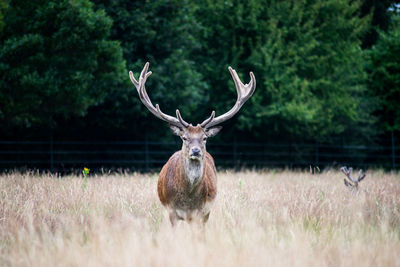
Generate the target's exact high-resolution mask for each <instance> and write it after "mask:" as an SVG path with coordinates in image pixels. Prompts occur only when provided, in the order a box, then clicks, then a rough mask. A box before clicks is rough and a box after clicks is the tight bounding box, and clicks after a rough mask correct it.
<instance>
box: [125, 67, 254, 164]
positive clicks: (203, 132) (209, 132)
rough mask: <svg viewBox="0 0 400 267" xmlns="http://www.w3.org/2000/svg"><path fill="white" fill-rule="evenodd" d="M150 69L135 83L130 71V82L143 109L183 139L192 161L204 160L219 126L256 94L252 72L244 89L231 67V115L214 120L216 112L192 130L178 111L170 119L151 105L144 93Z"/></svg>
mask: <svg viewBox="0 0 400 267" xmlns="http://www.w3.org/2000/svg"><path fill="white" fill-rule="evenodd" d="M148 69H149V63H148V62H147V63H146V64H145V66H144V68H143V70H142V72H141V73H140V76H139V81H137V80H136V79H135V77H134V76H133V73H132V72H131V71H130V72H129V76H130V78H131V81H132V83H133V84H134V85H135V87H136V89H137V91H138V94H139V98H140V100H141V101H142V103H143V105H145V106H146V108H147V109H148V110H149V111H150V112H151V113H153V115H154V116H156V117H157V118H159V119H161V120H163V121H166V122H168V124H169V127H170V128H171V130H172V132H173V133H174V134H175V135H177V136H179V137H180V138H181V139H182V143H183V144H182V151H183V152H184V155H185V156H186V157H187V158H189V159H191V160H201V159H203V156H204V154H205V151H206V141H207V138H209V137H213V136H215V135H216V134H217V133H218V132H219V131H220V130H221V128H222V127H220V126H217V125H218V124H220V123H222V122H224V121H226V120H228V119H230V118H232V117H233V116H234V115H235V114H236V113H237V112H238V111H239V110H240V108H241V107H242V106H243V104H244V103H245V102H246V101H247V99H249V98H250V97H251V96H252V95H253V93H254V90H255V89H256V79H255V77H254V74H253V73H252V72H250V82H249V83H248V84H245V85H244V84H243V83H242V82H241V81H240V79H239V76H238V75H237V73H236V71H235V70H234V69H232V68H231V67H229V68H228V69H229V71H230V73H231V75H232V78H233V81H234V83H235V86H236V92H237V99H236V103H235V105H234V106H233V107H232V108H231V109H230V110H229V111H228V112H226V113H225V114H222V115H220V116H218V117H215V111H212V112H211V116H210V117H209V118H207V119H206V120H204V121H203V122H202V123H200V124H197V125H196V126H193V125H192V124H190V123H187V122H186V121H185V120H184V119H183V118H182V116H181V114H180V112H179V110H178V109H177V110H176V116H170V115H167V114H165V113H163V112H162V111H161V110H160V107H159V105H158V104H156V106H154V105H153V104H152V102H151V100H150V98H149V96H148V94H147V92H146V89H145V83H146V80H147V78H148V77H149V76H150V75H151V71H149V72H148Z"/></svg>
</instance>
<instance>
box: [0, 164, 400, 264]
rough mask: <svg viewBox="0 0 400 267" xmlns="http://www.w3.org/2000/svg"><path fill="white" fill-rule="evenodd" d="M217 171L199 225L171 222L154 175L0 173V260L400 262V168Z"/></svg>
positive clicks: (89, 261)
mask: <svg viewBox="0 0 400 267" xmlns="http://www.w3.org/2000/svg"><path fill="white" fill-rule="evenodd" d="M343 178H344V177H343V174H341V173H339V172H324V173H322V174H319V175H310V174H308V173H302V172H288V171H285V172H274V171H266V172H240V173H230V172H227V173H225V172H222V173H219V177H218V179H219V193H218V196H217V201H216V203H215V206H214V208H213V210H212V212H211V216H210V220H209V222H208V223H207V225H206V228H205V230H204V232H203V231H202V228H201V227H199V226H198V225H196V224H194V225H188V224H186V223H180V224H179V225H178V226H177V227H176V228H174V229H172V228H171V227H170V225H169V220H168V219H167V217H166V214H165V213H164V209H163V207H162V206H161V205H160V203H159V201H158V197H157V195H156V182H157V175H132V174H129V175H128V174H121V175H110V176H107V175H104V176H99V177H97V176H96V177H90V178H89V179H88V181H87V186H86V188H84V187H83V186H82V185H83V180H82V178H80V177H76V176H71V177H63V178H61V179H60V178H57V177H51V176H49V175H35V174H32V173H27V174H17V173H14V174H10V175H3V176H1V177H0V265H2V266H396V265H397V266H400V209H399V207H400V175H399V174H388V173H383V172H371V173H368V174H367V178H366V179H365V181H363V182H362V183H361V184H360V187H361V188H362V189H363V191H361V192H360V193H358V194H354V193H351V192H350V191H349V190H348V189H347V188H345V186H344V185H343Z"/></svg>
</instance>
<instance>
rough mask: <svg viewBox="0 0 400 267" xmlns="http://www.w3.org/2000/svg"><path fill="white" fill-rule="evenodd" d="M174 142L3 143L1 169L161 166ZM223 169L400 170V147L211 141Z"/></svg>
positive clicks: (0, 146) (175, 146)
mask: <svg viewBox="0 0 400 267" xmlns="http://www.w3.org/2000/svg"><path fill="white" fill-rule="evenodd" d="M180 146H181V144H180V143H173V142H151V141H130V142H65V141H54V142H53V141H49V142H44V141H39V142H37V141H35V142H33V141H32V142H23V141H0V169H2V170H7V169H21V168H29V169H32V168H33V169H44V170H52V171H57V172H63V171H70V170H73V169H81V168H83V167H89V168H91V169H93V170H96V169H100V168H105V169H116V168H123V169H131V170H138V171H148V170H159V169H160V168H161V166H162V165H163V164H164V163H165V162H166V161H167V160H168V158H169V157H170V156H171V155H172V153H173V152H174V151H176V150H179V149H180ZM207 149H208V151H209V152H210V153H211V155H213V157H214V159H215V162H216V165H217V166H218V167H220V168H242V167H249V168H251V167H256V168H268V167H288V168H304V167H309V166H318V167H319V168H323V167H326V166H341V165H349V166H353V167H364V168H366V167H371V166H374V167H383V168H386V169H397V168H398V167H399V166H400V165H399V161H400V147H396V146H395V145H394V140H392V143H391V145H389V146H362V145H361V146H352V145H330V144H319V143H315V144H266V143H237V142H232V143H213V142H212V141H211V142H210V144H208V148H207Z"/></svg>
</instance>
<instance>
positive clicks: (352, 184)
mask: <svg viewBox="0 0 400 267" xmlns="http://www.w3.org/2000/svg"><path fill="white" fill-rule="evenodd" d="M340 170H341V171H342V172H343V173H344V174H345V175H346V177H347V179H348V180H346V178H345V179H344V185H345V186H347V187H348V188H350V189H351V190H358V183H359V182H361V181H362V180H363V179H364V178H365V175H366V174H365V173H363V171H362V170H359V171H358V177H357V178H354V177H353V176H352V173H353V168H351V167H350V168H348V169H347V167H346V166H343V167H342V168H340Z"/></svg>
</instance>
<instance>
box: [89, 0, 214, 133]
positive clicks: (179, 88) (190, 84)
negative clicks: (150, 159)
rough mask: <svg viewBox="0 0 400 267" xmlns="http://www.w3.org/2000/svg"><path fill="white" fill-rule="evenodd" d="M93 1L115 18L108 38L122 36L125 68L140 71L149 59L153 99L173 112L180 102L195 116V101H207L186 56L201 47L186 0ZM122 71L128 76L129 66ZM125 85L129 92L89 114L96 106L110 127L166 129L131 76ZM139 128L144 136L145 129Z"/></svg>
mask: <svg viewBox="0 0 400 267" xmlns="http://www.w3.org/2000/svg"><path fill="white" fill-rule="evenodd" d="M93 2H94V3H95V4H96V6H97V7H98V8H104V9H105V10H106V12H107V14H108V15H109V16H111V18H112V19H113V20H114V23H113V27H112V38H114V39H118V40H119V41H120V42H121V45H122V48H123V51H124V58H125V59H126V61H127V63H128V69H129V70H132V71H133V73H134V74H135V76H136V77H138V76H139V74H140V72H141V70H142V69H143V67H144V64H145V62H146V61H149V62H150V70H151V71H152V72H153V75H151V76H150V78H149V79H148V81H147V83H146V88H147V92H148V93H149V96H150V98H151V99H152V101H153V103H154V104H156V103H158V104H160V107H161V109H162V110H163V111H164V112H166V113H168V114H172V115H173V114H175V109H177V108H179V109H180V110H181V112H182V114H183V116H184V117H185V119H187V120H188V121H194V122H197V121H196V120H198V119H199V118H198V116H197V115H198V114H197V113H196V110H197V107H198V106H199V105H200V104H201V103H205V102H207V98H206V97H205V96H204V94H205V93H204V92H205V91H206V89H207V83H206V82H204V79H203V77H202V74H201V72H200V71H199V68H198V67H197V66H196V64H195V62H194V61H193V60H192V59H191V58H190V55H191V53H193V51H194V49H195V48H199V44H198V40H196V36H195V34H196V32H198V30H199V29H198V28H199V25H197V22H196V21H195V18H194V16H193V10H192V8H191V6H190V4H189V1H177V0H173V1H169V0H158V1H134V2H132V1H129V0H115V1H110V0H94V1H93ZM123 75H124V78H126V79H128V73H127V72H125V73H123ZM127 87H128V88H130V89H129V93H127V94H126V95H124V96H123V97H121V96H115V97H114V98H110V99H108V101H106V102H105V104H104V105H103V106H102V107H99V108H98V109H96V110H94V113H93V117H95V115H94V114H95V113H97V111H100V112H101V113H102V114H103V115H102V116H100V117H101V118H102V119H103V120H104V119H105V120H108V119H109V124H110V126H111V127H118V128H119V129H124V130H126V131H135V130H136V129H137V128H143V129H146V130H147V131H148V132H156V135H158V136H160V135H163V133H164V132H165V131H160V127H161V125H162V124H161V123H160V122H158V123H157V122H156V119H154V118H153V115H152V114H150V113H149V112H148V111H147V109H146V108H145V107H144V106H143V105H142V103H141V102H140V100H139V98H138V95H137V92H136V89H135V88H134V86H133V84H131V82H130V81H129V82H128V84H127ZM89 115H91V114H89ZM132 121H134V123H132ZM154 122H155V123H154ZM102 123H104V121H103V122H102ZM136 132H137V131H136ZM140 134H141V136H142V138H143V132H141V133H140Z"/></svg>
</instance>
